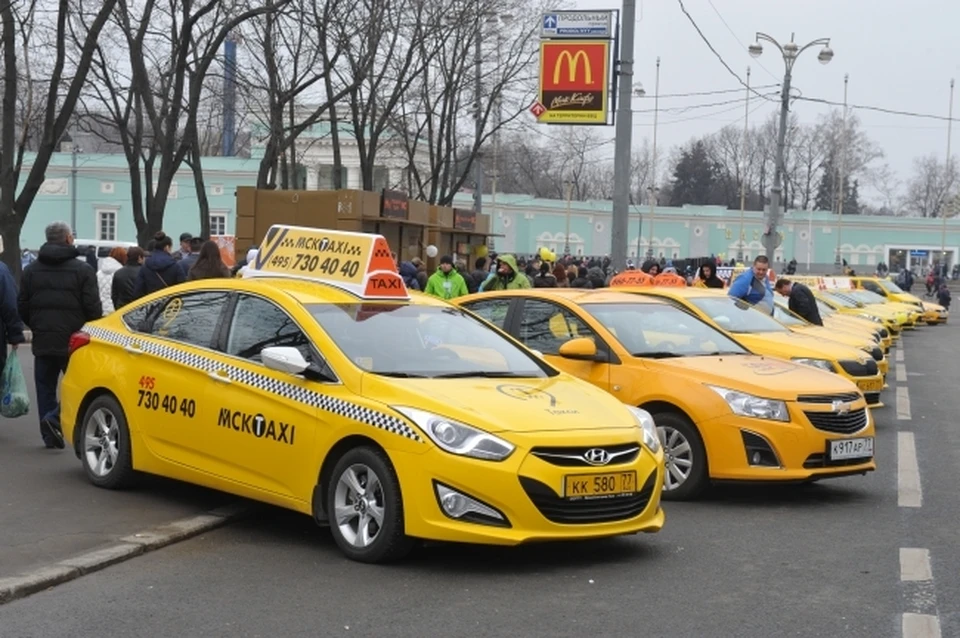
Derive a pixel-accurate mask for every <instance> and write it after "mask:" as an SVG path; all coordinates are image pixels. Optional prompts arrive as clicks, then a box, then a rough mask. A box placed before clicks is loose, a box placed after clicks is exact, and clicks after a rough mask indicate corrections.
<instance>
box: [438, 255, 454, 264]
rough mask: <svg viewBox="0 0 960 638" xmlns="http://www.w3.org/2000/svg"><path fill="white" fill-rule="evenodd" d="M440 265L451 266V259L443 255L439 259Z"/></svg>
mask: <svg viewBox="0 0 960 638" xmlns="http://www.w3.org/2000/svg"><path fill="white" fill-rule="evenodd" d="M440 263H441V264H450V265H451V266H452V265H453V257H451V256H450V255H444V256H443V257H441V258H440Z"/></svg>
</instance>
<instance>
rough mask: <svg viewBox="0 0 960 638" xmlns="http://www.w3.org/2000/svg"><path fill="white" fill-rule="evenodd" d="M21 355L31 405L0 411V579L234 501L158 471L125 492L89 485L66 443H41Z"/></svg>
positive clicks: (28, 360)
mask: <svg viewBox="0 0 960 638" xmlns="http://www.w3.org/2000/svg"><path fill="white" fill-rule="evenodd" d="M21 363H22V364H23V367H24V375H25V376H26V377H27V381H28V385H29V386H30V399H31V402H32V403H31V413H30V414H29V415H27V416H25V417H21V418H19V419H3V418H2V417H0V580H2V579H3V578H5V577H12V576H16V575H18V574H20V573H23V572H26V571H27V570H31V569H34V568H38V567H42V566H45V565H50V564H53V563H57V562H59V561H62V560H64V559H68V558H72V557H74V556H76V555H77V554H80V553H83V552H88V551H91V550H96V549H101V548H104V547H107V546H111V545H114V544H115V543H116V541H117V540H118V539H120V538H122V537H125V536H128V535H131V534H137V533H140V532H143V531H144V530H149V529H151V528H155V527H159V526H163V525H165V524H168V523H170V522H171V521H174V520H176V519H183V518H187V517H195V516H197V515H199V514H205V513H208V512H210V511H211V510H214V509H217V508H220V507H223V506H226V505H228V504H231V503H234V502H236V500H237V499H235V498H233V497H231V496H228V495H226V494H222V493H220V492H214V491H211V490H206V489H203V488H200V487H196V486H192V485H186V484H183V483H178V482H176V481H170V480H166V479H160V478H145V479H144V481H143V482H142V484H141V486H140V487H138V488H137V489H135V490H130V491H124V492H117V491H110V490H103V489H99V488H96V487H94V486H93V485H91V484H90V483H89V482H88V480H87V477H86V475H85V474H84V472H83V468H82V467H81V465H80V461H79V460H78V459H77V458H76V456H74V454H73V452H72V451H71V450H70V449H69V448H68V449H66V450H47V449H45V448H44V447H43V443H42V441H41V439H40V429H39V421H38V419H37V415H36V396H35V395H34V387H33V357H32V356H30V355H27V354H26V352H24V353H22V354H21Z"/></svg>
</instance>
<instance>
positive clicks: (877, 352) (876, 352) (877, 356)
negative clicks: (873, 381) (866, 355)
mask: <svg viewBox="0 0 960 638" xmlns="http://www.w3.org/2000/svg"><path fill="white" fill-rule="evenodd" d="M870 356H871V357H873V360H874V361H883V349H882V348H880V347H878V346H875V347H874V348H873V349H872V350H871V351H870Z"/></svg>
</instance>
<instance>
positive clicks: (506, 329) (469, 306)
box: [460, 296, 529, 350]
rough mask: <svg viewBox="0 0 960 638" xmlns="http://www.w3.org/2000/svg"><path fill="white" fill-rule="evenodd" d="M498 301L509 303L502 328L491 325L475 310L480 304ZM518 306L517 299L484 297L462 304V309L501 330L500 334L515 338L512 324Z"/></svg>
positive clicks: (492, 324)
mask: <svg viewBox="0 0 960 638" xmlns="http://www.w3.org/2000/svg"><path fill="white" fill-rule="evenodd" d="M498 301H499V302H503V301H505V302H507V314H506V316H505V317H504V318H503V327H500V326H498V325H496V324H494V323H491V322H489V321H487V320H486V319H484V318H483V317H481V316H480V314H479V313H477V312H476V311H475V310H474V308H475V307H476V306H479V305H480V304H485V303H495V302H498ZM516 305H517V300H516V299H512V298H510V297H493V296H491V297H483V298H481V299H475V300H474V301H471V302H469V303H465V304H461V305H460V307H461V308H463V309H464V310H466V311H468V312H470V313H471V314H473V315H475V316H476V317H477V318H478V319H480V320H481V321H483V322H485V323H489V324H490V325H491V326H493V327H494V328H496V329H497V330H499V331H500V332H503V333H505V334H508V335H510V336H511V337H513V336H514V334H513V331H512V330H511V329H510V328H511V323H512V322H513V315H514V313H513V311H514V308H516ZM514 338H515V337H514ZM524 347H526V346H524ZM527 349H528V350H529V348H527Z"/></svg>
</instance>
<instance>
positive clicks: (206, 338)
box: [133, 292, 229, 348]
mask: <svg viewBox="0 0 960 638" xmlns="http://www.w3.org/2000/svg"><path fill="white" fill-rule="evenodd" d="M228 294H229V293H227V292H198V293H194V294H187V295H180V296H177V297H169V298H168V299H166V300H165V303H159V304H155V305H154V304H152V305H151V306H150V310H149V311H148V313H147V314H148V316H147V317H146V319H145V320H144V325H143V326H142V328H143V329H142V332H146V333H148V334H151V335H153V336H155V337H164V338H166V339H174V340H176V341H182V342H183V343H189V344H190V345H194V346H201V347H203V348H212V347H213V346H214V339H215V337H216V334H217V325H218V323H219V321H220V313H221V311H222V310H223V306H224V304H226V302H227V297H228ZM133 312H136V311H133Z"/></svg>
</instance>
